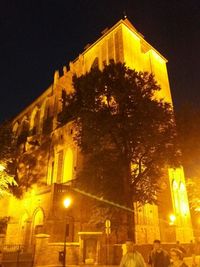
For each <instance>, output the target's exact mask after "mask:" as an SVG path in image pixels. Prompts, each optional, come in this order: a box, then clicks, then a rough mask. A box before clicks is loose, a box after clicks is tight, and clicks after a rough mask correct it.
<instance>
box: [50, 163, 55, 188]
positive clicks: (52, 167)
mask: <svg viewBox="0 0 200 267" xmlns="http://www.w3.org/2000/svg"><path fill="white" fill-rule="evenodd" d="M53 174H54V161H52V163H51V181H50V183H51V184H53Z"/></svg>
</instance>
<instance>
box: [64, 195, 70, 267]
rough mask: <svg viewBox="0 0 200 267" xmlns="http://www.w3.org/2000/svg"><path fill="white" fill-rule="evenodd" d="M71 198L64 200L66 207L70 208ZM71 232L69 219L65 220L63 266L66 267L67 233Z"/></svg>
mask: <svg viewBox="0 0 200 267" xmlns="http://www.w3.org/2000/svg"><path fill="white" fill-rule="evenodd" d="M71 202H72V200H71V198H70V197H66V198H65V199H64V201H63V205H64V207H65V209H68V208H69V207H70V205H71ZM68 232H69V225H68V224H67V221H66V222H65V236H64V248H63V267H65V266H66V265H65V261H66V241H67V234H68Z"/></svg>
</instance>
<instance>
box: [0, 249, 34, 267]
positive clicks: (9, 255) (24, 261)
mask: <svg viewBox="0 0 200 267" xmlns="http://www.w3.org/2000/svg"><path fill="white" fill-rule="evenodd" d="M1 251H2V265H3V266H4V267H32V266H33V263H34V250H32V251H26V249H25V247H24V246H22V245H17V244H11V245H9V244H7V245H3V246H1Z"/></svg>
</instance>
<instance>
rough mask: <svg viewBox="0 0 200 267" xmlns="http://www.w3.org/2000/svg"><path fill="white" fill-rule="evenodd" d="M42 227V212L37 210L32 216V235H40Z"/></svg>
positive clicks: (39, 209)
mask: <svg viewBox="0 0 200 267" xmlns="http://www.w3.org/2000/svg"><path fill="white" fill-rule="evenodd" d="M43 225H44V211H43V210H42V209H41V208H38V209H37V210H36V211H35V213H34V215H33V228H32V229H33V231H32V232H33V235H35V234H39V233H42V230H43Z"/></svg>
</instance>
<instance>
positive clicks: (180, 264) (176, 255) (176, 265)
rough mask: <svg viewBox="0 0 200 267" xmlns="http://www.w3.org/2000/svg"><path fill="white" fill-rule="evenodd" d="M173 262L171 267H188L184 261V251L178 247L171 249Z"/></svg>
mask: <svg viewBox="0 0 200 267" xmlns="http://www.w3.org/2000/svg"><path fill="white" fill-rule="evenodd" d="M170 258H171V264H170V265H169V266H170V267H188V265H187V264H185V263H184V261H183V252H182V251H181V250H179V249H177V248H171V249H170Z"/></svg>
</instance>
